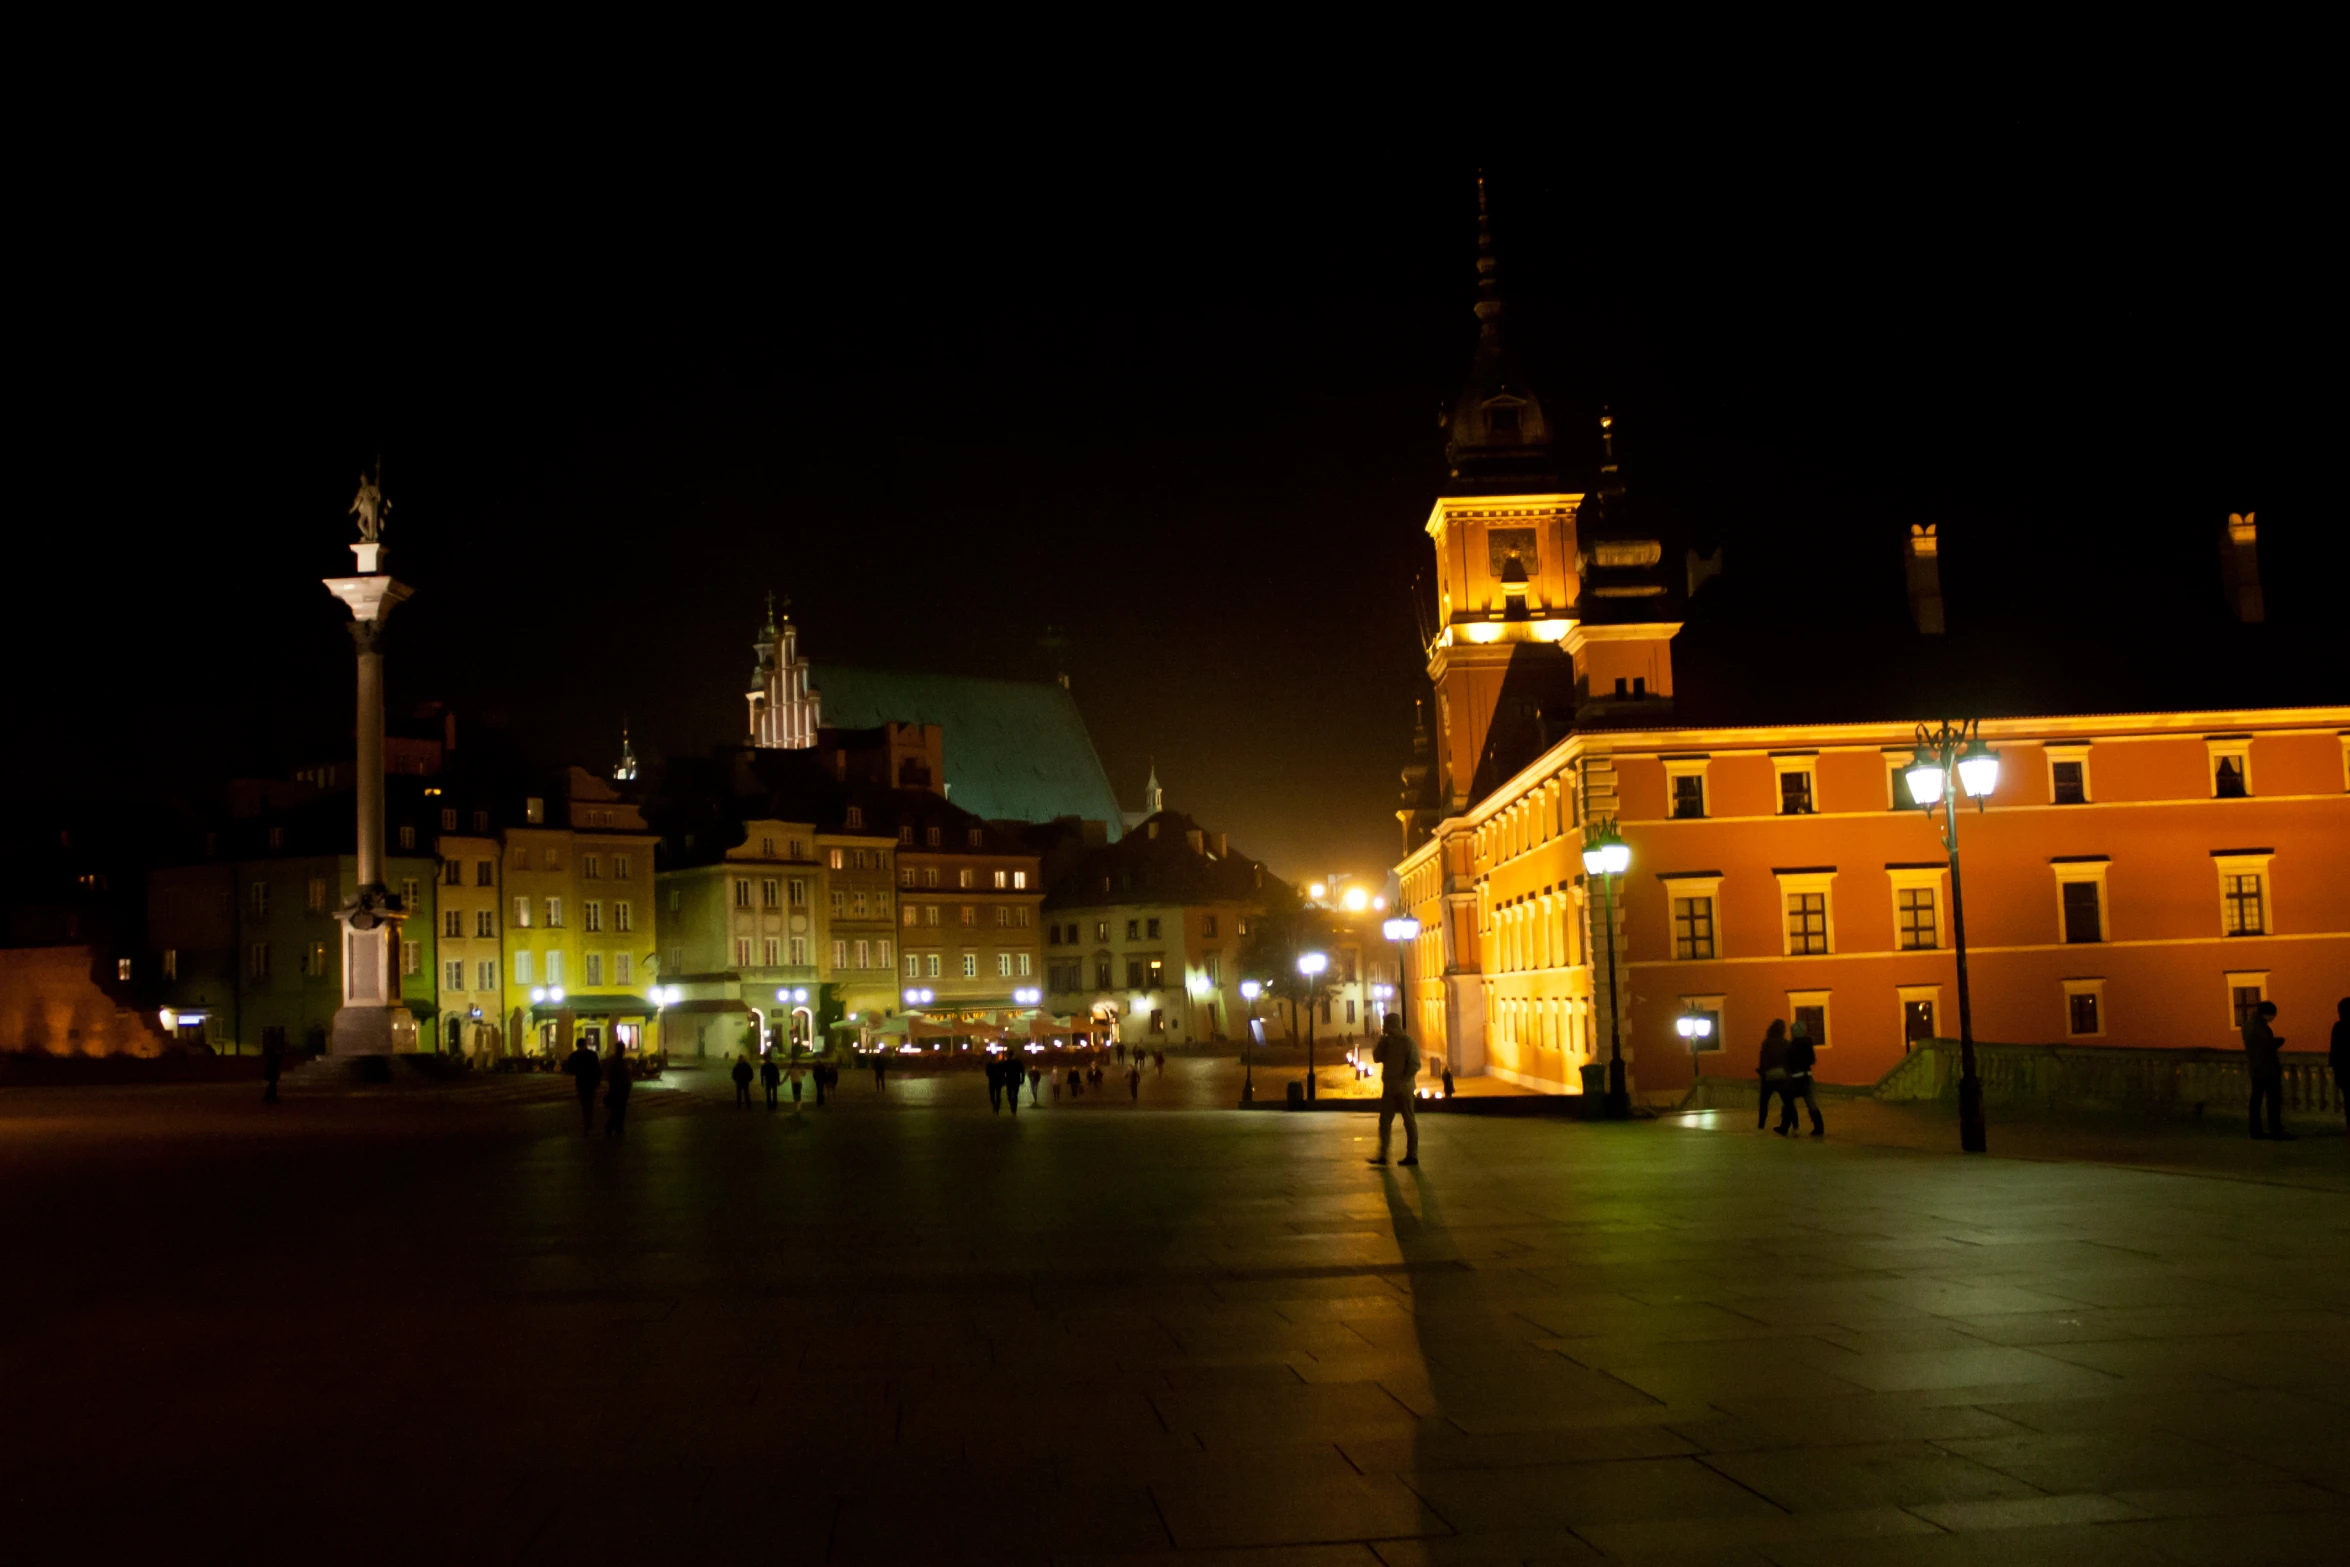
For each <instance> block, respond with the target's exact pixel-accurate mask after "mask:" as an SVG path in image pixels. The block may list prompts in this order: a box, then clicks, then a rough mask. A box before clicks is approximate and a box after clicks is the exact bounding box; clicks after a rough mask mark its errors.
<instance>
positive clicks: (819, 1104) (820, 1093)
mask: <svg viewBox="0 0 2350 1567" xmlns="http://www.w3.org/2000/svg"><path fill="white" fill-rule="evenodd" d="M831 1076H832V1068H831V1067H829V1066H827V1065H825V1064H824V1063H823V1062H821V1061H819V1062H817V1063H816V1108H817V1109H819V1110H821V1109H823V1108H824V1084H825V1079H827V1078H829V1077H831Z"/></svg>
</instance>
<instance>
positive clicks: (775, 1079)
mask: <svg viewBox="0 0 2350 1567" xmlns="http://www.w3.org/2000/svg"><path fill="white" fill-rule="evenodd" d="M782 1086H783V1068H782V1067H780V1066H777V1065H776V1064H775V1057H773V1056H769V1057H768V1058H767V1059H766V1060H764V1061H762V1062H760V1063H759V1087H760V1088H761V1089H762V1090H764V1091H765V1092H766V1095H767V1108H768V1109H770V1110H772V1109H774V1108H775V1107H776V1105H777V1104H778V1103H779V1102H780V1101H778V1100H777V1099H776V1097H775V1091H776V1090H777V1089H779V1088H781V1087H782Z"/></svg>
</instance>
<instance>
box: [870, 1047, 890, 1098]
mask: <svg viewBox="0 0 2350 1567" xmlns="http://www.w3.org/2000/svg"><path fill="white" fill-rule="evenodd" d="M888 1087H889V1057H887V1056H885V1055H882V1054H880V1053H879V1052H878V1051H877V1052H875V1054H874V1057H873V1091H874V1092H875V1093H877V1094H878V1093H880V1092H882V1091H883V1090H884V1089H886V1088H888Z"/></svg>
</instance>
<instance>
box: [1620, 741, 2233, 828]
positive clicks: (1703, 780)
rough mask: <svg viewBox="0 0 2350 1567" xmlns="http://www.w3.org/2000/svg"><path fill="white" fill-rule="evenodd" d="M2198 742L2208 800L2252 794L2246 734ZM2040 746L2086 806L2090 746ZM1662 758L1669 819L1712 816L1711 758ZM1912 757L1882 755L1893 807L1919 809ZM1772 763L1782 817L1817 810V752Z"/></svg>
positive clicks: (2066, 797)
mask: <svg viewBox="0 0 2350 1567" xmlns="http://www.w3.org/2000/svg"><path fill="white" fill-rule="evenodd" d="M2203 744H2204V751H2205V759H2206V763H2207V769H2208V771H2207V774H2206V776H2207V780H2208V782H2209V784H2210V788H2211V798H2213V799H2215V800H2241V799H2246V798H2249V797H2250V795H2251V793H2252V742H2251V740H2250V738H2249V737H2246V736H2241V735H2235V736H2213V737H2211V738H2208V739H2206V740H2205V741H2204V742H2203ZM2041 749H2042V750H2043V752H2044V753H2045V756H2046V760H2047V764H2048V798H2049V799H2050V800H2051V801H2052V802H2053V803H2055V804H2057V805H2087V804H2089V803H2090V802H2091V799H2092V796H2091V794H2090V791H2089V747H2088V746H2086V745H2048V746H2044V747H2042V748H2041ZM1662 760H1663V763H1664V768H1665V784H1666V788H1667V790H1668V791H1669V794H1670V798H1669V802H1668V803H1669V807H1670V810H1671V813H1672V815H1673V817H1674V818H1675V819H1676V820H1681V821H1688V820H1695V819H1701V818H1703V817H1705V816H1707V815H1709V814H1711V798H1710V796H1709V794H1708V792H1707V771H1708V767H1709V764H1710V763H1711V762H1712V758H1711V757H1706V756H1668V757H1664V758H1662ZM1911 760H1912V754H1911V753H1910V752H1908V751H1890V752H1887V753H1886V756H1885V769H1886V789H1887V793H1888V797H1889V799H1890V801H1891V804H1892V808H1893V809H1894V810H1897V811H1913V810H1916V809H1917V808H1918V807H1917V801H1916V800H1914V799H1912V798H1911V797H1910V792H1909V776H1908V770H1909V766H1910V763H1911ZM1771 766H1772V767H1773V768H1774V769H1776V770H1777V772H1778V775H1779V801H1778V808H1779V814H1780V815H1781V816H1809V815H1811V814H1812V813H1813V812H1814V811H1816V810H1817V809H1818V808H1819V807H1818V804H1817V790H1818V787H1819V785H1818V780H1817V777H1816V773H1817V769H1818V757H1817V755H1816V753H1811V752H1804V753H1797V754H1791V755H1786V756H1774V757H1772V758H1771Z"/></svg>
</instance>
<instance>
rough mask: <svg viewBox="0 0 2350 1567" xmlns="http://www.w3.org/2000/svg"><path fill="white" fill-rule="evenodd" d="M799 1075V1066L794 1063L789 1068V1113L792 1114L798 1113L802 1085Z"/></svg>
mask: <svg viewBox="0 0 2350 1567" xmlns="http://www.w3.org/2000/svg"><path fill="white" fill-rule="evenodd" d="M801 1075H802V1074H801V1072H800V1069H799V1067H798V1066H797V1065H796V1064H795V1065H794V1066H793V1067H792V1069H791V1113H792V1114H794V1115H798V1114H799V1113H800V1089H801V1087H802V1086H803V1085H802V1084H801V1082H800V1077H801Z"/></svg>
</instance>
